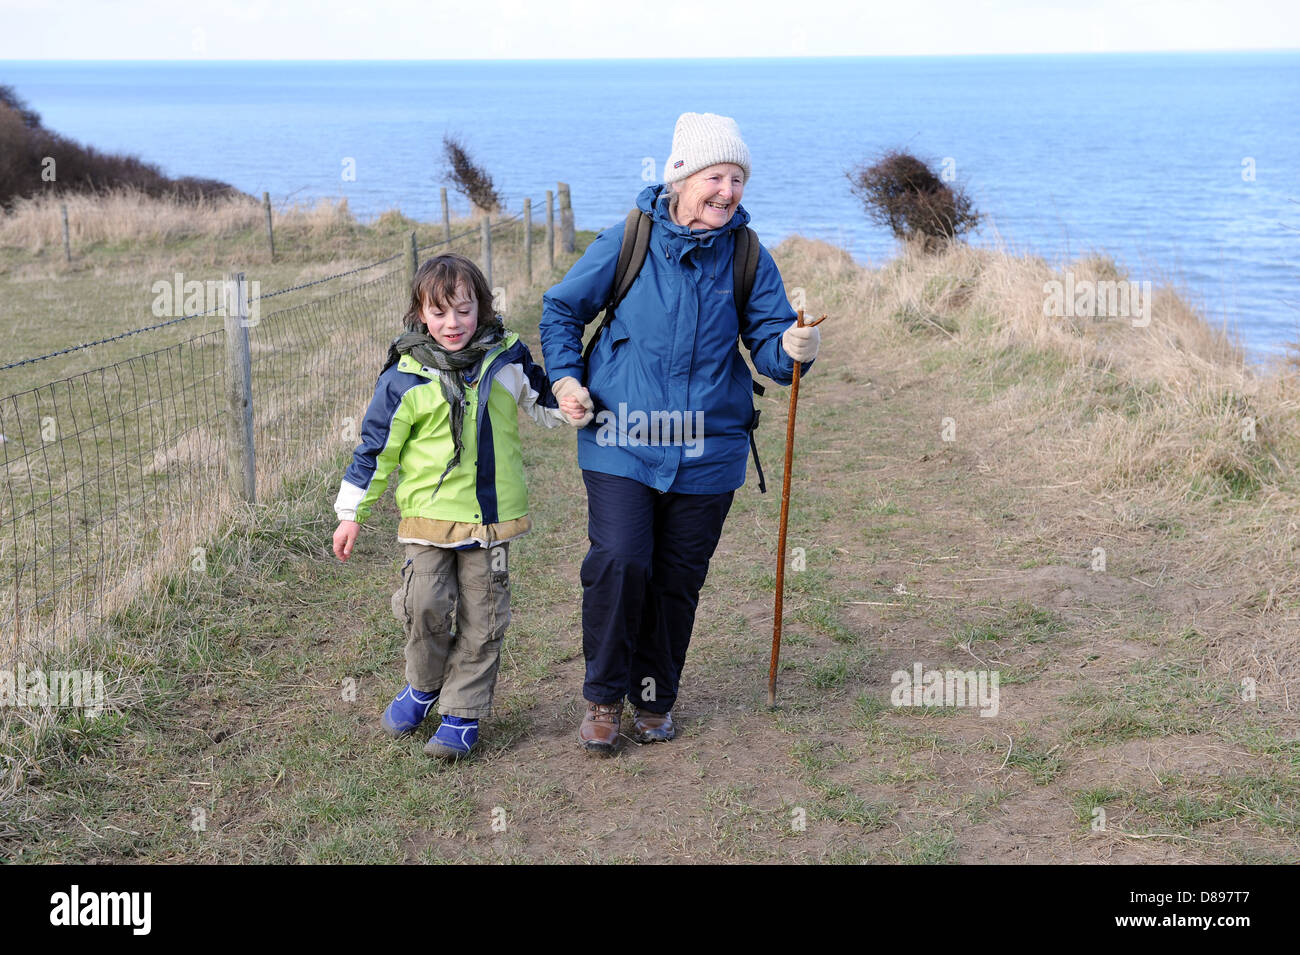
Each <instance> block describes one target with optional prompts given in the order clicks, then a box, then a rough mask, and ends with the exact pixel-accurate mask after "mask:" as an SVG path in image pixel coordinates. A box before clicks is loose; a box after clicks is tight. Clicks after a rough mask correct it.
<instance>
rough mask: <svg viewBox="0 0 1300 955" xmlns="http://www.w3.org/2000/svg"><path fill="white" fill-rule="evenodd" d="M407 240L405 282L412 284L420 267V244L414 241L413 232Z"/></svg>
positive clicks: (408, 284)
mask: <svg viewBox="0 0 1300 955" xmlns="http://www.w3.org/2000/svg"><path fill="white" fill-rule="evenodd" d="M406 241H407V255H406V284H407V286H408V287H409V286H412V285H414V284H415V273H416V272H418V271H419V269H420V246H419V243H417V242H416V241H415V233H414V232H412V233H411V237H410V238H409V239H407V240H406Z"/></svg>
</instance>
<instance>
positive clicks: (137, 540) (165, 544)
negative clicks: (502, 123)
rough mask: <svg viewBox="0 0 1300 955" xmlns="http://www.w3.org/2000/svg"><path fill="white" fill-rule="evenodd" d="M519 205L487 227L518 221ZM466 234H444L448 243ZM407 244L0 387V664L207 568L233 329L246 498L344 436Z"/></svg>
mask: <svg viewBox="0 0 1300 955" xmlns="http://www.w3.org/2000/svg"><path fill="white" fill-rule="evenodd" d="M521 215H522V214H521ZM521 215H516V216H513V217H511V218H509V219H503V220H501V221H499V222H495V223H492V224H491V228H490V232H491V233H492V234H494V235H499V234H500V233H502V232H505V231H506V230H509V229H516V228H517V226H518V223H519V221H520V219H521ZM479 233H480V230H479V229H474V230H469V231H466V232H463V233H460V234H458V235H454V236H452V237H451V241H450V245H455V244H456V243H457V242H461V241H463V240H464V239H466V238H468V237H470V236H473V235H476V234H479ZM547 234H548V238H549V237H550V236H551V233H550V231H549V230H548V233H547ZM411 246H412V249H413V250H414V249H418V250H419V252H424V251H428V250H432V249H437V248H439V247H443V246H449V243H448V240H447V238H446V237H444V238H443V239H441V240H439V241H437V242H434V243H431V244H429V245H424V246H419V245H418V244H417V243H416V242H414V241H412V243H411ZM529 247H530V246H529ZM414 254H416V253H415V252H412V253H410V254H409V255H408V253H399V254H397V255H394V256H390V257H388V258H385V259H381V260H379V261H377V262H373V263H370V264H369V265H367V266H362V267H361V268H358V269H350V270H348V271H346V272H341V273H338V274H336V275H331V276H327V277H325V278H323V279H318V280H314V281H312V282H307V283H303V284H301V285H297V286H293V287H291V288H286V289H280V290H278V291H275V292H271V293H267V294H263V295H261V296H260V297H259V299H260V301H262V302H267V301H271V300H275V299H276V298H278V297H279V296H281V295H285V294H287V293H289V292H298V291H302V290H305V289H308V288H315V287H318V286H322V285H325V284H326V283H330V282H334V283H338V282H339V281H340V280H341V279H344V278H348V277H355V276H358V275H360V274H361V273H363V272H368V271H370V270H375V271H374V274H372V275H368V276H365V277H363V278H362V279H361V280H356V279H355V278H354V279H353V283H352V284H351V285H350V286H349V287H347V288H343V289H340V290H337V291H332V292H329V293H328V294H324V295H321V296H320V297H318V298H314V299H312V300H309V301H305V302H300V303H297V304H289V305H286V306H285V307H282V308H279V309H276V310H270V311H267V310H261V311H260V314H259V315H258V318H257V320H256V321H255V322H244V323H242V324H241V323H238V322H234V323H232V321H231V320H230V319H227V320H226V325H227V328H226V330H225V331H221V330H216V331H211V332H207V333H204V334H199V335H195V336H193V337H191V338H188V339H186V340H184V341H181V342H179V343H176V344H172V345H169V346H167V347H164V348H159V349H157V350H154V351H151V352H147V353H145V354H140V355H135V356H133V357H130V358H127V359H125V360H122V361H118V362H115V363H112V364H108V365H105V366H104V367H102V368H97V369H94V370H92V371H87V372H84V373H81V374H77V375H74V376H72V377H68V378H63V379H60V380H56V381H51V382H49V383H47V384H44V385H41V386H39V387H36V388H32V389H29V390H26V391H23V392H20V393H17V394H12V395H9V396H7V397H3V398H0V466H2V467H3V468H4V471H5V481H4V484H3V489H2V490H0V635H2V636H0V662H4V664H5V665H11V664H12V663H14V662H16V661H18V660H19V659H21V658H23V657H24V656H26V655H29V654H30V653H31V652H32V651H34V650H37V649H41V648H46V647H49V646H51V645H62V646H67V645H68V644H70V643H72V642H76V641H84V640H85V639H87V638H88V637H89V636H91V635H92V634H95V633H98V632H102V631H103V630H105V629H106V627H108V626H110V625H111V620H112V617H113V615H114V614H115V613H117V612H119V611H121V610H122V609H123V608H124V607H126V606H127V605H128V604H129V603H130V602H131V601H132V600H133V599H134V598H135V597H136V596H137V595H138V594H140V593H141V591H142V590H143V589H145V588H147V587H149V586H150V585H151V584H153V583H154V582H156V581H158V580H159V579H160V578H161V577H162V576H163V575H165V574H168V573H172V572H175V571H177V570H179V569H182V568H183V567H185V565H186V563H187V562H188V563H189V564H190V565H191V566H192V567H193V568H194V569H196V570H202V569H203V567H202V564H203V561H204V553H203V549H202V547H201V546H200V545H201V543H202V542H203V541H204V540H206V539H208V538H210V537H211V536H212V535H213V534H214V533H215V532H216V531H217V530H218V529H219V527H220V525H221V523H222V521H223V519H225V518H226V517H227V516H228V515H229V514H230V513H231V511H232V509H233V508H234V507H235V506H237V505H238V504H239V503H240V501H241V498H242V495H241V493H240V490H239V483H238V481H236V480H234V479H233V469H234V467H235V465H234V463H233V461H234V458H233V457H232V449H233V448H234V446H235V445H236V444H237V443H238V441H239V437H238V435H239V429H238V428H237V427H233V426H232V422H233V421H234V419H235V418H236V417H238V415H239V413H240V412H239V411H238V409H237V408H236V407H235V405H234V404H232V398H231V396H232V393H233V392H232V378H233V377H235V376H234V375H232V372H231V367H232V365H231V363H230V354H231V352H230V348H231V335H232V332H231V329H232V327H238V328H239V330H240V334H239V337H240V338H242V339H243V341H244V342H245V343H246V344H245V347H246V349H247V352H246V354H247V368H248V372H247V380H246V382H245V387H246V388H247V389H248V396H249V398H251V405H252V415H251V418H252V429H251V436H252V446H253V448H255V449H256V450H255V456H253V458H252V460H253V462H254V465H253V472H254V474H255V482H256V488H257V497H258V499H265V498H267V497H270V496H273V495H274V494H275V493H276V492H277V490H278V489H279V487H280V486H281V484H282V483H283V481H284V480H285V479H286V478H291V477H293V476H294V475H296V474H298V473H300V472H302V471H303V470H304V469H307V468H310V467H311V466H313V465H314V464H317V463H319V462H320V461H322V460H324V459H327V458H329V457H331V456H333V455H334V454H336V453H337V451H338V449H339V448H340V447H342V446H343V445H348V446H352V445H355V443H356V440H357V433H358V432H359V429H360V413H361V412H362V411H364V408H365V403H366V401H367V400H368V399H369V397H370V392H371V390H372V389H373V386H374V379H375V376H376V374H377V373H378V371H379V362H380V359H381V358H382V355H383V351H384V349H385V348H386V347H387V344H388V342H389V341H391V339H392V338H393V336H394V335H395V334H397V332H398V331H399V330H400V329H399V328H398V327H397V324H396V323H397V321H398V318H399V317H400V315H401V314H402V312H403V311H404V310H405V306H406V304H407V297H408V296H409V295H410V291H409V289H410V275H411V269H412V267H413V262H412V261H411V257H412V256H413V255H414ZM399 260H401V261H399ZM395 263H396V264H395ZM384 266H389V267H388V268H387V269H385V268H383V267H384ZM529 271H531V268H529ZM209 312H211V309H209V310H208V312H204V313H195V314H194V315H191V316H184V317H183V318H191V317H198V315H199V314H208V313H209ZM181 320H183V319H181ZM175 321H176V320H173V321H169V322H164V323H160V324H159V325H156V326H148V327H146V328H142V329H135V330H133V331H131V332H127V333H123V334H122V335H116V336H112V337H111V338H108V339H103V340H101V341H100V342H87V343H85V344H83V345H78V346H73V347H71V348H65V349H60V350H59V351H56V352H51V353H49V354H48V355H41V356H37V357H35V358H30V359H24V360H23V361H21V362H15V363H12V364H11V365H8V366H5V367H16V366H17V365H25V364H30V363H32V362H37V361H41V360H44V359H47V358H52V357H54V356H57V355H63V354H67V353H68V352H70V351H76V350H80V349H87V348H92V347H94V346H95V345H97V344H100V343H102V342H107V341H116V340H119V339H121V338H124V337H128V336H130V335H133V334H143V333H147V332H150V331H152V330H154V329H156V328H161V327H164V326H170V325H173V324H175ZM0 370H4V369H3V368H0ZM235 390H237V389H235ZM248 450H249V451H252V448H250V449H248Z"/></svg>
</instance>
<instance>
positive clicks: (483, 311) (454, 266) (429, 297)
mask: <svg viewBox="0 0 1300 955" xmlns="http://www.w3.org/2000/svg"><path fill="white" fill-rule="evenodd" d="M458 285H464V286H465V290H466V291H467V292H473V293H474V298H476V299H477V300H478V327H479V328H480V329H483V328H487V327H489V326H491V325H495V324H496V323H497V321H496V314H495V313H494V312H493V311H492V290H491V289H490V288H488V284H487V279H485V278H484V277H483V273H482V272H480V271H479V268H478V266H477V265H475V264H474V263H473V262H472V261H470V260H469V259H467V258H465V256H463V255H457V254H456V253H454V252H448V253H446V254H444V255H436V256H434V257H433V258H431V259H428V260H427V261H426V262H425V263H424V264H423V265H421V266H420V268H419V269H418V270H417V271H416V273H415V281H413V282H412V283H411V305H410V307H409V308H408V309H407V310H406V315H405V317H404V318H403V321H404V322H405V324H406V327H407V328H408V329H409V330H412V331H424V330H425V324H424V319H423V318H422V317H421V315H420V313H421V311H422V310H423V309H424V303H425V302H432V303H433V304H434V305H435V306H440V307H442V308H447V307H449V306H450V305H452V303H453V302H454V300H455V298H456V286H458Z"/></svg>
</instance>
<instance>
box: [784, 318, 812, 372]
mask: <svg viewBox="0 0 1300 955" xmlns="http://www.w3.org/2000/svg"><path fill="white" fill-rule="evenodd" d="M821 343H822V333H821V331H820V330H819V329H818V328H817V326H815V325H800V324H799V323H798V322H795V323H794V324H793V325H791V326H790V327H789V328H787V329H786V330H785V331H784V332H783V333H782V335H781V347H782V348H784V349H785V353H786V354H787V355H789V356H790V357H791V358H793V359H794V360H795V361H797V362H799V363H800V364H803V363H804V362H808V361H812V360H813V359H814V358H816V357H817V351H818V349H819V348H821Z"/></svg>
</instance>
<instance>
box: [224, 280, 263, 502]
mask: <svg viewBox="0 0 1300 955" xmlns="http://www.w3.org/2000/svg"><path fill="white" fill-rule="evenodd" d="M225 292H226V294H225V306H226V307H225V312H226V412H227V413H226V418H227V422H228V423H227V425H226V462H227V469H228V472H229V475H230V483H231V489H232V491H233V492H234V495H235V498H236V500H240V501H244V502H245V503H248V504H253V503H256V500H257V457H256V452H255V450H254V446H253V366H252V361H251V359H250V357H249V351H248V286H247V285H246V284H245V283H244V273H243V272H227V273H226V283H225Z"/></svg>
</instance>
